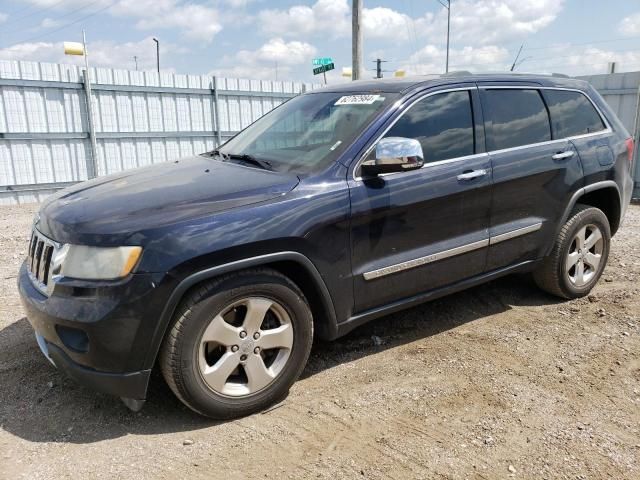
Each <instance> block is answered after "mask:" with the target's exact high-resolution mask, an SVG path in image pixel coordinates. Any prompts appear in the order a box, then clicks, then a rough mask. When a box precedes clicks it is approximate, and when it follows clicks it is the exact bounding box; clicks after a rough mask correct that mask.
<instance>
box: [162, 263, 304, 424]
mask: <svg viewBox="0 0 640 480" xmlns="http://www.w3.org/2000/svg"><path fill="white" fill-rule="evenodd" d="M312 337H313V321H312V316H311V311H310V309H309V306H308V305H307V302H306V300H305V298H304V296H303V294H302V292H301V291H300V290H299V289H298V287H297V286H296V285H295V284H294V283H293V282H291V281H290V280H289V279H288V278H287V277H284V276H283V275H281V274H279V273H277V272H275V271H272V270H253V271H246V272H240V273H237V274H232V275H229V276H225V277H222V278H220V279H216V280H213V281H211V282H209V283H207V284H204V285H203V286H201V287H200V288H198V289H197V290H196V291H194V292H193V293H191V294H190V295H189V296H188V297H187V298H186V299H185V301H183V303H182V305H181V308H180V309H179V310H178V312H177V313H176V316H175V318H174V324H173V326H172V328H171V330H170V331H169V333H168V335H167V337H166V339H165V342H164V344H163V347H162V352H161V357H160V365H161V368H162V373H163V375H164V377H165V379H166V381H167V383H168V384H169V386H170V388H171V389H172V390H173V392H174V393H175V394H176V395H177V396H178V398H180V400H182V402H184V403H185V404H186V405H187V406H188V407H190V408H191V409H193V410H195V411H196V412H198V413H200V414H203V415H206V416H210V417H213V418H220V419H224V418H233V417H238V416H243V415H248V414H250V413H253V412H255V411H258V410H261V409H264V408H266V407H268V406H269V405H271V404H272V403H274V402H276V401H279V400H280V399H282V398H284V396H286V394H287V392H288V390H289V387H290V386H291V385H292V384H293V382H294V381H295V380H296V379H297V377H298V376H299V375H300V373H301V372H302V370H303V368H304V366H305V364H306V361H307V358H308V356H309V352H310V350H311V342H312Z"/></svg>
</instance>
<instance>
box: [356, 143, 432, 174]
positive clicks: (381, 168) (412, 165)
mask: <svg viewBox="0 0 640 480" xmlns="http://www.w3.org/2000/svg"><path fill="white" fill-rule="evenodd" d="M422 165H424V155H423V153H422V145H420V142H419V141H418V140H415V139H413V138H405V137H386V138H383V139H381V140H380V141H379V142H378V143H377V144H376V148H375V151H374V158H372V159H369V160H366V161H364V162H363V163H362V165H361V169H362V175H363V176H376V175H379V174H381V173H393V172H405V171H408V170H415V169H417V168H420V167H422Z"/></svg>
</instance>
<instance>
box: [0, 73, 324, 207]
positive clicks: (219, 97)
mask: <svg viewBox="0 0 640 480" xmlns="http://www.w3.org/2000/svg"><path fill="white" fill-rule="evenodd" d="M90 78H91V90H92V100H93V102H92V106H93V116H92V117H90V116H89V115H88V109H87V104H86V98H87V96H86V84H85V79H84V75H83V70H81V69H80V68H79V67H76V66H74V65H62V64H51V63H35V62H17V61H0V204H2V203H22V202H34V201H40V200H42V199H43V198H44V197H46V196H47V195H49V194H50V193H51V192H53V191H55V189H57V188H60V187H63V186H66V185H69V184H72V183H75V182H79V181H82V180H86V179H87V178H91V177H94V176H101V175H106V174H110V173H114V172H119V171H122V170H125V169H128V168H133V167H139V166H143V165H148V164H151V163H158V162H164V161H169V160H173V159H176V158H180V157H184V156H189V155H194V154H198V153H202V152H205V151H207V150H211V149H213V148H215V146H216V145H218V144H220V143H222V142H224V141H225V139H226V138H228V137H229V136H232V135H233V134H235V132H237V131H239V130H241V129H242V128H244V127H245V126H247V125H248V124H249V123H251V122H253V121H254V120H256V119H257V118H259V117H260V116H262V115H264V114H265V113H266V112H268V111H269V110H271V109H272V108H274V107H276V106H277V105H279V104H280V103H282V102H283V101H285V100H287V99H288V98H290V97H292V96H295V95H297V94H299V93H301V92H303V91H306V90H309V89H312V88H316V87H317V86H318V85H315V84H305V83H299V82H273V81H260V80H240V79H232V78H220V77H208V76H200V75H177V74H172V73H160V74H158V73H156V72H138V71H128V70H114V69H106V68H96V69H91V72H90ZM92 135H94V138H95V143H94V142H93V141H92Z"/></svg>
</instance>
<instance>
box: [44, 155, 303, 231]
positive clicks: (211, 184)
mask: <svg viewBox="0 0 640 480" xmlns="http://www.w3.org/2000/svg"><path fill="white" fill-rule="evenodd" d="M298 181H299V180H298V177H297V176H295V175H292V174H285V173H278V172H270V171H267V170H260V169H258V168H252V167H246V166H243V165H238V164H233V163H223V162H221V161H219V160H216V159H212V158H209V157H201V156H197V157H191V158H186V159H181V160H177V161H175V162H167V163H162V164H157V165H152V166H150V167H144V168H139V169H135V170H129V171H126V172H123V173H119V174H116V175H110V176H106V177H101V178H97V179H94V180H90V181H88V182H83V183H80V184H78V185H74V186H73V187H70V188H66V189H64V190H61V191H60V192H58V193H56V194H55V195H53V196H51V197H49V199H48V200H47V201H46V202H45V204H44V205H43V206H42V208H41V210H40V220H39V222H40V223H39V224H38V228H39V229H40V230H41V231H42V232H43V233H44V234H45V235H46V234H49V235H50V236H51V237H52V238H54V239H55V240H58V241H61V242H73V239H78V238H79V237H83V236H86V235H103V234H118V233H119V234H123V233H133V232H139V231H142V230H144V229H147V228H157V227H162V226H166V225H169V224H174V223H177V222H181V221H184V220H189V219H193V218H199V217H203V216H207V215H211V214H213V213H216V212H220V211H223V210H227V209H230V208H235V207H241V206H245V205H250V204H252V203H258V202H264V201H267V200H270V199H272V198H275V197H278V196H280V195H283V194H285V193H287V192H289V191H291V190H292V189H293V188H294V187H295V186H296V185H297V184H298Z"/></svg>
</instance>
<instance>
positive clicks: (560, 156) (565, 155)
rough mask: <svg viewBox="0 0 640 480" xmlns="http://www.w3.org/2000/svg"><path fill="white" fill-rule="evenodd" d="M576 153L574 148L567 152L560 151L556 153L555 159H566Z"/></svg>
mask: <svg viewBox="0 0 640 480" xmlns="http://www.w3.org/2000/svg"><path fill="white" fill-rule="evenodd" d="M574 155H575V152H574V151H573V150H568V151H566V152H559V153H556V154H555V155H554V156H553V157H551V158H553V159H554V160H566V159H567V158H571V157H573V156H574Z"/></svg>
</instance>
